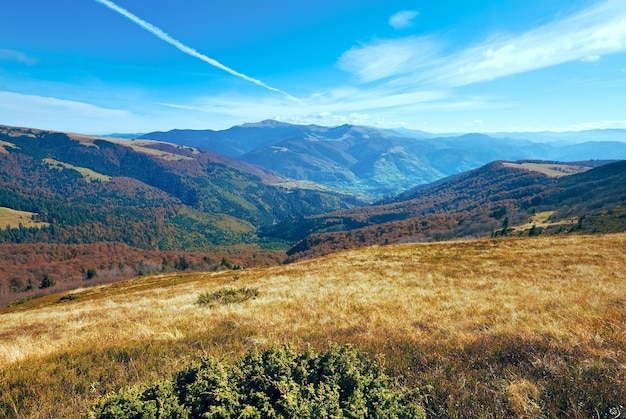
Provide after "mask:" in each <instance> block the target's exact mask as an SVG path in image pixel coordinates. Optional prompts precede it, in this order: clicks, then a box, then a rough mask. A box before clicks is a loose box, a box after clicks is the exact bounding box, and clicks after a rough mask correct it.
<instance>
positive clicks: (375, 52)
mask: <svg viewBox="0 0 626 419" xmlns="http://www.w3.org/2000/svg"><path fill="white" fill-rule="evenodd" d="M438 52H439V48H438V45H437V44H436V43H435V42H434V41H433V40H432V39H430V38H428V37H409V38H402V39H391V40H379V41H375V42H374V43H372V44H370V45H366V46H361V47H354V48H352V49H350V50H348V51H346V52H345V53H344V54H343V55H342V56H341V57H340V58H339V68H341V69H342V70H344V71H348V72H350V73H354V74H356V75H357V76H358V77H359V79H360V80H361V81H362V82H365V83H368V82H372V81H376V80H381V79H385V78H388V77H392V76H398V75H402V74H406V73H411V72H415V71H416V70H418V69H420V68H423V67H424V66H426V65H431V64H432V62H433V60H436V59H437V54H438Z"/></svg>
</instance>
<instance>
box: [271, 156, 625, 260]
mask: <svg viewBox="0 0 626 419" xmlns="http://www.w3.org/2000/svg"><path fill="white" fill-rule="evenodd" d="M606 163H607V162H602V161H586V162H577V163H568V164H563V163H549V162H536V161H533V162H518V163H511V162H502V161H496V162H492V163H490V164H487V165H485V166H483V167H481V168H479V169H475V170H471V171H469V172H466V173H463V174H460V175H457V176H453V177H450V178H447V179H444V180H441V181H438V182H435V183H433V184H430V185H426V186H421V187H418V188H415V189H414V190H411V191H407V192H405V193H404V194H401V195H399V196H398V197H396V198H394V199H391V200H388V201H383V202H381V203H380V204H378V205H373V206H365V207H359V208H353V209H350V210H342V211H336V212H333V213H330V214H322V215H317V216H311V217H307V218H305V219H304V220H301V221H300V222H286V223H282V224H279V225H277V226H274V227H273V228H272V229H270V230H267V231H266V234H268V235H269V236H271V237H282V238H285V239H288V240H291V241H298V240H299V242H298V243H297V244H296V245H295V246H294V247H293V248H291V249H290V250H289V251H288V255H289V256H290V258H291V260H294V259H297V258H300V257H312V256H316V255H320V254H326V253H328V252H332V251H336V250H341V249H345V248H351V247H360V246H367V245H372V244H389V243H398V242H407V241H432V240H442V239H452V238H469V237H483V236H486V235H487V236H488V235H495V234H503V235H508V234H540V233H541V232H542V231H544V232H545V233H554V232H557V231H558V232H563V231H577V232H611V231H623V230H624V229H626V222H624V217H623V216H622V214H623V212H624V210H623V209H624V208H625V207H626V161H618V162H613V163H608V164H606ZM546 211H549V212H550V220H551V221H553V222H555V227H554V228H552V227H550V228H541V229H538V228H535V229H533V230H532V232H531V231H529V230H528V229H527V228H519V229H518V231H517V232H515V228H514V227H515V226H518V225H523V224H526V223H527V222H528V221H529V220H530V219H531V217H532V216H533V214H536V213H538V212H546ZM602 214H604V216H602V217H600V219H602V221H600V220H597V221H596V224H595V225H591V224H588V223H586V222H583V221H580V218H581V217H585V216H588V215H589V216H591V215H593V216H595V217H596V218H597V217H598V216H600V215H602ZM565 218H569V221H568V223H565V224H566V225H564V223H563V222H561V221H562V220H564V219H565ZM572 218H574V220H572ZM592 219H593V217H590V218H588V219H587V221H588V222H589V221H590V220H592ZM531 227H532V225H531Z"/></svg>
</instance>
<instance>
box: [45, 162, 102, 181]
mask: <svg viewBox="0 0 626 419" xmlns="http://www.w3.org/2000/svg"><path fill="white" fill-rule="evenodd" d="M43 161H44V162H45V163H46V164H47V165H48V166H50V167H51V168H54V169H59V170H63V169H72V170H76V171H77V172H78V173H80V174H81V175H82V177H83V178H84V179H85V181H87V182H91V181H92V180H96V181H100V182H108V181H110V180H111V176H107V175H103V174H102V173H98V172H94V171H93V170H91V169H87V168H86V167H78V166H74V165H71V164H69V163H63V162H60V161H57V160H54V159H50V158H46V159H43Z"/></svg>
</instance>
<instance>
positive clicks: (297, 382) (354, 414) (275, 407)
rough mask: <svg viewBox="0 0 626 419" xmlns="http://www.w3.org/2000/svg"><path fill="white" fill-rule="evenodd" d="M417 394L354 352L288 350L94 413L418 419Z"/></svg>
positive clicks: (144, 392)
mask: <svg viewBox="0 0 626 419" xmlns="http://www.w3.org/2000/svg"><path fill="white" fill-rule="evenodd" d="M418 403H419V395H418V393H417V391H416V390H407V389H405V388H403V387H401V386H400V385H399V384H398V383H397V381H396V380H394V379H392V378H390V377H389V376H387V375H386V374H385V372H384V371H383V368H382V367H381V366H380V363H379V362H375V361H372V360H369V359H367V358H365V357H364V356H363V355H361V354H360V353H358V352H357V351H356V350H355V349H353V348H352V347H351V346H331V347H330V348H329V349H328V350H327V351H326V352H323V353H320V354H317V353H315V352H314V351H312V350H307V351H305V352H302V353H297V352H295V351H294V350H292V349H291V348H290V347H289V346H282V347H273V348H270V349H268V350H266V351H264V352H262V353H261V352H258V351H250V352H248V354H247V355H246V356H245V357H243V358H242V359H241V360H239V361H237V362H235V363H233V364H225V363H222V362H220V361H219V360H217V359H216V358H213V357H208V358H205V359H203V360H202V361H201V362H199V363H197V364H195V365H192V366H190V367H189V368H187V369H185V370H184V371H181V372H180V373H178V374H177V375H176V376H175V377H174V379H173V380H171V381H166V382H159V383H156V384H153V385H150V386H148V387H144V388H138V387H133V388H129V389H127V390H125V391H123V392H121V393H118V394H114V395H111V396H108V397H106V398H104V399H102V400H101V401H100V402H99V403H98V404H97V405H96V406H95V408H94V410H93V413H94V416H95V417H96V418H97V419H105V418H107V419H108V418H320V417H326V418H383V417H384V418H421V417H423V410H422V409H421V407H420V406H419V404H418Z"/></svg>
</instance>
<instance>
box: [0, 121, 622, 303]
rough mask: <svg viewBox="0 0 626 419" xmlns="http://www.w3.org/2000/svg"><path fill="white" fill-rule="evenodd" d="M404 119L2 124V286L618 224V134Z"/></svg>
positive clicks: (73, 282) (4, 297)
mask: <svg viewBox="0 0 626 419" xmlns="http://www.w3.org/2000/svg"><path fill="white" fill-rule="evenodd" d="M407 135H408V134H407V133H404V134H403V135H400V134H398V133H394V132H389V131H383V130H378V129H374V128H369V127H361V126H352V125H344V126H340V127H320V126H315V125H309V126H300V125H290V124H284V123H280V122H276V121H263V122H260V123H256V124H245V125H242V126H237V127H233V128H231V129H229V130H224V131H173V132H169V133H152V134H146V137H152V138H153V139H148V138H140V139H133V138H113V137H105V136H89V135H81V134H69V133H61V132H51V131H44V130H38V129H33V128H19V127H9V126H0V222H1V223H3V226H2V227H0V253H1V254H2V255H3V258H2V259H0V271H2V272H4V273H5V275H4V276H1V275H0V301H9V300H10V299H11V298H13V297H14V296H15V295H21V294H15V293H24V292H27V293H33V292H35V291H37V290H36V289H35V288H36V287H35V286H33V284H35V285H36V284H37V283H38V282H39V281H42V280H43V279H46V281H48V282H46V283H47V284H52V283H54V282H55V281H56V282H57V287H59V286H61V285H63V286H64V287H66V289H68V288H71V287H76V286H80V284H81V281H82V280H84V279H85V278H93V277H94V276H95V274H96V272H98V274H99V275H100V276H99V277H100V280H102V281H105V282H106V281H109V280H114V279H115V278H118V276H120V275H121V276H125V277H128V275H132V274H135V275H139V274H143V273H150V272H167V271H172V270H186V269H197V270H207V269H233V268H237V267H249V266H259V265H263V264H267V263H275V262H276V261H293V260H297V259H300V258H307V257H314V256H318V255H321V254H326V253H329V252H333V251H336V250H340V249H345V248H350V247H359V246H367V245H373V244H377V245H384V244H388V243H400V242H411V241H432V240H442V239H453V238H471V237H483V236H489V235H493V236H498V235H538V234H554V233H559V232H560V233H583V232H586V233H594V232H611V231H623V230H626V166H625V162H624V161H622V160H621V159H626V144H625V143H621V142H611V141H596V142H582V143H571V144H569V143H568V144H564V143H558V144H554V143H536V142H533V141H530V140H522V139H510V138H509V139H506V138H493V137H490V136H486V135H482V134H464V135H459V136H448V137H441V138H438V137H433V138H421V139H419V138H410V137H408V136H407ZM160 136H161V137H163V138H157V137H160ZM216 150H219V151H220V152H218V151H216ZM559 156H560V157H559ZM557 160H560V162H559V161H557ZM564 161H566V162H567V161H568V162H567V163H564ZM103 243H110V244H112V247H111V246H102V244H103ZM16 245H19V246H17V247H16ZM20 246H21V247H20ZM130 249H132V250H130ZM159 252H161V253H159ZM167 252H175V253H167ZM193 252H195V253H193ZM198 252H199V253H198ZM42 255H46V256H45V257H44V256H42ZM111 255H114V257H113V256H111ZM217 255H221V256H217ZM113 261H116V262H115V263H114V262H113ZM114 265H115V266H114ZM9 267H10V269H9ZM16 267H17V268H16ZM41 292H44V291H41Z"/></svg>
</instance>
